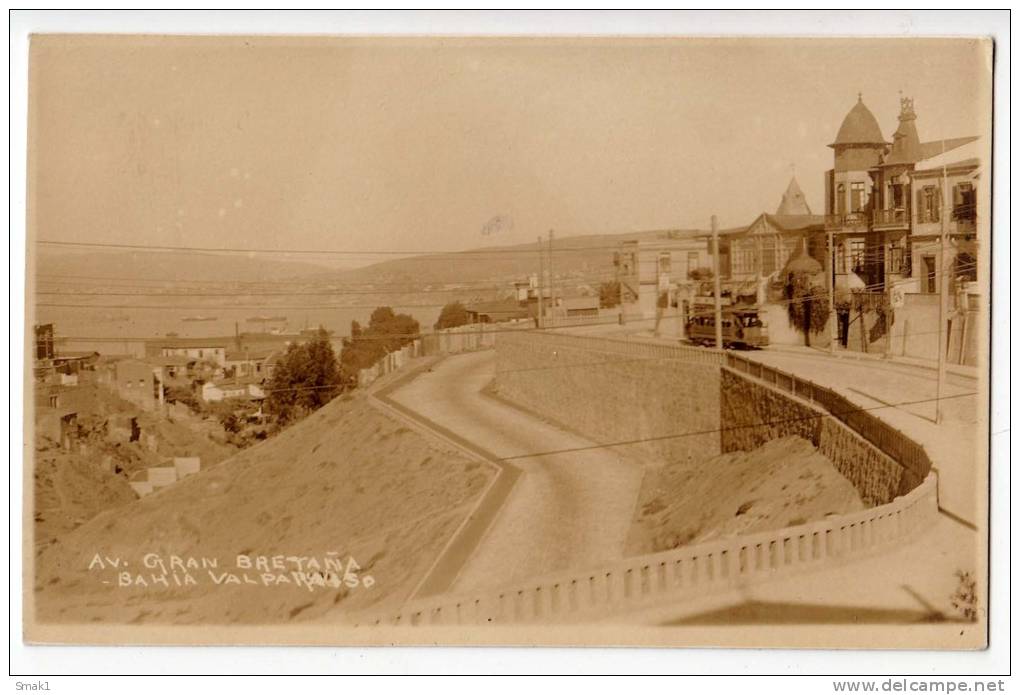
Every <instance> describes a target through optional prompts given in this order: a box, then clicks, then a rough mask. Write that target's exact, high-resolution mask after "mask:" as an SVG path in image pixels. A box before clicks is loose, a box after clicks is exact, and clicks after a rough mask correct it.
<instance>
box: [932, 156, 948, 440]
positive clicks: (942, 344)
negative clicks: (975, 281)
mask: <svg viewBox="0 0 1020 695" xmlns="http://www.w3.org/2000/svg"><path fill="white" fill-rule="evenodd" d="M940 203H941V204H940V205H939V262H938V265H937V266H936V267H937V268H938V274H937V275H936V276H935V279H936V281H937V282H938V283H939V355H938V367H939V369H938V381H937V382H936V386H935V424H937V425H938V424H942V392H943V390H944V389H945V385H946V349H947V348H948V345H947V340H946V339H947V337H948V336H947V335H946V298H947V297H948V295H949V292H948V289H949V273H948V272H947V268H946V266H947V265H948V264H947V263H946V246H947V244H946V230H947V229H948V228H947V226H946V208H947V204H948V203H949V198H948V196H947V191H946V141H945V140H943V141H942V200H941V201H940Z"/></svg>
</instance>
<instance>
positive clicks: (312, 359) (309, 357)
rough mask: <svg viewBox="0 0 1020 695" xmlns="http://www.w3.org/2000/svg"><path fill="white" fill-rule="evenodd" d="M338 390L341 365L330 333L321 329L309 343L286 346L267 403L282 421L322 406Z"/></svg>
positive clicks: (270, 383) (272, 380)
mask: <svg viewBox="0 0 1020 695" xmlns="http://www.w3.org/2000/svg"><path fill="white" fill-rule="evenodd" d="M341 390H342V379H341V372H340V364H339V362H338V361H337V359H336V354H335V353H334V352H333V346H332V345H331V344H330V342H329V334H328V333H327V332H326V331H325V330H323V329H321V328H320V329H319V332H318V333H317V334H316V336H315V338H313V339H312V340H310V341H309V342H307V343H302V344H294V343H292V344H291V345H290V346H288V347H287V352H285V353H284V355H283V357H282V358H281V359H280V361H279V362H278V363H277V365H276V368H275V369H274V370H273V378H272V379H271V380H270V382H269V389H268V393H267V394H266V396H267V398H266V406H267V408H268V410H269V412H271V413H272V414H273V415H274V416H275V417H276V418H277V420H279V421H280V422H283V423H285V422H289V421H290V420H293V419H296V418H298V417H300V416H303V415H306V414H308V413H310V412H312V411H313V410H317V409H318V408H321V407H322V406H323V405H325V404H326V403H328V402H329V401H331V400H333V398H334V397H336V395H337V394H338V393H340V391H341Z"/></svg>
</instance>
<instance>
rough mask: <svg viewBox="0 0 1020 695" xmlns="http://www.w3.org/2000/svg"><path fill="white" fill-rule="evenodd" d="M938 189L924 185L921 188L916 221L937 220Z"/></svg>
mask: <svg viewBox="0 0 1020 695" xmlns="http://www.w3.org/2000/svg"><path fill="white" fill-rule="evenodd" d="M940 202H941V201H940V196H939V189H938V188H936V187H935V186H925V187H924V188H923V189H921V205H920V210H918V222H938V221H939V207H940V205H939V204H940Z"/></svg>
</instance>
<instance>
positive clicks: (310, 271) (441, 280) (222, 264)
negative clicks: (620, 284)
mask: <svg viewBox="0 0 1020 695" xmlns="http://www.w3.org/2000/svg"><path fill="white" fill-rule="evenodd" d="M723 231H728V230H723ZM697 233H699V230H652V231H643V232H627V233H623V234H592V235H583V236H571V237H560V238H557V239H556V241H555V244H554V247H553V267H554V272H555V274H556V276H557V277H559V278H572V279H576V280H578V281H579V282H583V281H587V282H591V283H595V282H598V281H599V280H602V279H609V278H611V277H612V274H613V252H614V251H615V250H616V249H617V247H618V246H619V244H620V243H621V242H623V241H629V240H636V239H655V238H664V237H666V236H667V235H670V234H672V235H676V236H689V235H691V234H697ZM701 233H703V232H701ZM350 265H354V262H351V263H350ZM336 266H337V263H336V262H335V261H333V260H323V261H321V262H309V261H304V260H291V259H278V258H272V257H269V256H266V255H258V256H250V257H249V256H243V255H240V254H207V253H185V252H151V251H115V252H104V251H91V250H90V251H84V250H66V249H52V248H44V249H42V252H41V253H40V255H39V257H38V260H37V268H36V272H37V273H40V274H45V275H47V276H56V277H61V278H63V277H69V276H98V277H109V278H116V279H126V280H149V281H168V282H169V281H198V282H224V281H231V280H233V281H237V282H259V281H267V282H272V281H280V280H297V281H300V282H301V283H302V284H308V285H355V286H362V285H365V286H373V285H397V284H399V285H401V286H403V287H405V288H407V289H410V288H413V287H419V288H423V287H426V286H430V285H442V284H458V283H473V284H478V283H488V282H491V283H496V284H504V283H508V282H510V281H512V280H515V279H524V278H526V277H527V276H528V275H530V274H532V273H537V272H538V270H539V256H538V244H537V242H532V243H528V244H518V245H514V246H493V247H486V248H480V249H469V250H466V251H461V252H457V253H445V254H435V255H419V256H408V257H401V258H394V259H392V260H386V261H382V262H379V263H373V264H371V265H365V266H361V267H348V268H337V267H336Z"/></svg>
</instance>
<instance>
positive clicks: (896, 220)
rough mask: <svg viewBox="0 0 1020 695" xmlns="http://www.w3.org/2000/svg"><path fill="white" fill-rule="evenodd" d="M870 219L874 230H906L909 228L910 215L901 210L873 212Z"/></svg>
mask: <svg viewBox="0 0 1020 695" xmlns="http://www.w3.org/2000/svg"><path fill="white" fill-rule="evenodd" d="M871 219H872V225H873V226H874V227H875V229H907V228H908V227H909V226H910V214H909V213H908V212H907V211H906V210H904V209H903V208H897V209H895V210H875V212H874V213H872V218H871Z"/></svg>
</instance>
